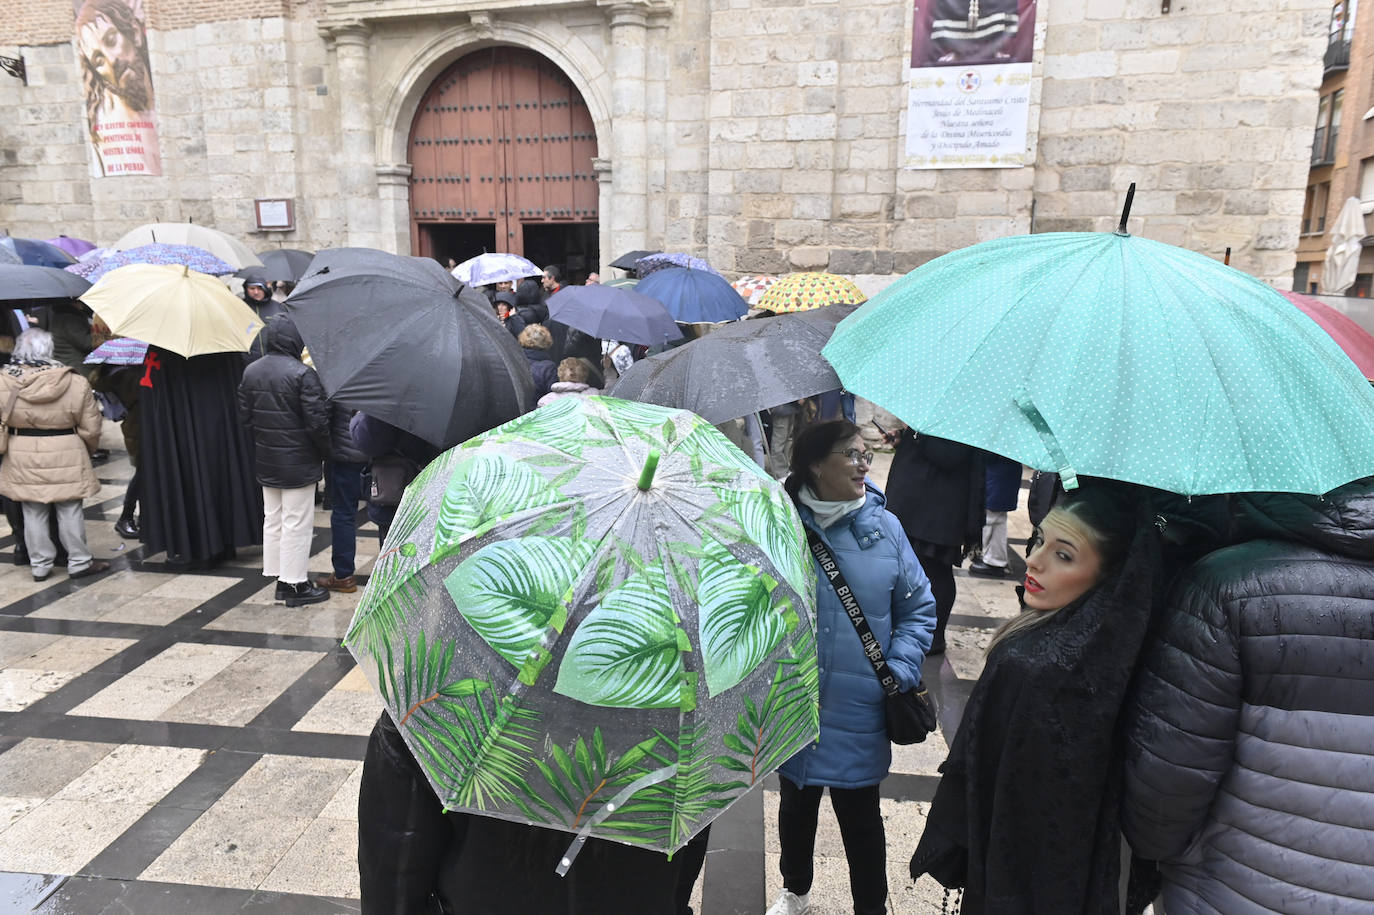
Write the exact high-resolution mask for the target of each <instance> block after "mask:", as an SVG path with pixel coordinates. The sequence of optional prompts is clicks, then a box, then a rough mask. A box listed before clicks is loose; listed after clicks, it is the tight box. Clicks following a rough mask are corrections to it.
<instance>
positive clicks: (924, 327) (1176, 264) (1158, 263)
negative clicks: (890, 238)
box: [823, 232, 1374, 495]
mask: <svg viewBox="0 0 1374 915" xmlns="http://www.w3.org/2000/svg"><path fill="white" fill-rule="evenodd" d="M823 355H824V356H825V358H826V359H828V360H829V361H830V363H831V364H832V365H833V366H834V367H835V370H836V372H837V373H838V374H839V377H840V380H841V381H842V382H843V383H844V386H845V388H847V389H848V390H850V391H853V392H854V393H856V394H858V395H860V396H861V397H865V398H868V399H869V400H871V401H873V402H874V403H876V404H878V405H880V406H882V407H884V408H886V409H888V410H890V411H891V412H893V413H895V414H896V415H897V416H898V417H900V418H901V419H902V420H903V421H905V422H906V423H907V424H908V425H910V426H911V427H912V428H913V429H915V430H917V431H918V432H922V433H926V434H929V435H933V436H939V437H941V438H949V439H954V440H955V441H960V442H964V443H966V444H970V445H974V446H977V447H979V448H985V449H987V450H989V451H993V452H996V453H998V454H1002V455H1006V456H1007V457H1010V458H1013V459H1015V460H1019V461H1021V462H1022V463H1024V464H1028V465H1030V466H1032V467H1035V468H1038V469H1041V470H1053V471H1058V472H1059V473H1061V474H1062V475H1063V477H1064V480H1065V485H1066V486H1070V487H1072V486H1073V485H1076V476H1077V475H1078V474H1087V475H1091V476H1100V477H1108V478H1111V479H1116V480H1125V481H1128V482H1132V483H1140V484H1145V485H1149V486H1156V487H1159V488H1161V489H1166V490H1170V491H1172V492H1176V493H1181V494H1184V495H1202V494H1207V493H1224V492H1249V491H1274V492H1302V493H1313V494H1320V493H1325V492H1328V491H1330V490H1332V489H1334V488H1336V487H1337V486H1340V485H1342V484H1343V483H1347V482H1349V481H1351V480H1354V479H1358V478H1360V477H1363V476H1367V475H1369V474H1371V473H1374V392H1372V391H1371V388H1370V384H1369V382H1368V381H1366V380H1365V379H1364V378H1363V377H1361V375H1360V373H1359V371H1358V370H1357V369H1356V368H1355V366H1354V364H1353V363H1352V362H1351V361H1350V359H1349V358H1348V357H1346V356H1345V354H1344V353H1342V352H1341V350H1340V348H1339V347H1337V345H1336V344H1335V343H1334V342H1333V341H1332V340H1331V338H1330V336H1328V335H1327V334H1326V333H1325V332H1324V331H1323V330H1322V329H1321V328H1320V327H1319V326H1318V325H1317V324H1316V323H1315V322H1313V321H1312V320H1311V319H1310V318H1308V317H1307V316H1306V315H1304V314H1303V313H1302V312H1301V311H1299V310H1298V309H1296V308H1294V307H1293V306H1292V305H1291V304H1290V303H1289V302H1288V301H1287V300H1286V299H1284V298H1283V296H1281V295H1280V294H1279V293H1278V292H1276V291H1275V290H1274V289H1272V288H1270V287H1269V286H1266V285H1265V284H1263V283H1261V282H1259V281H1258V280H1256V279H1254V278H1253V277H1250V276H1248V275H1246V274H1244V273H1241V272H1240V271H1238V270H1235V269H1232V268H1230V267H1226V266H1223V265H1222V264H1221V263H1220V262H1219V261H1216V260H1213V259H1211V258H1209V257H1205V256H1203V255H1200V254H1196V253H1193V252H1190V251H1186V250H1184V249H1181V248H1176V247H1173V246H1171V245H1165V244H1161V243H1159V242H1155V241H1150V240H1148V239H1145V238H1135V237H1131V236H1129V235H1126V234H1124V233H1110V232H1099V233H1052V234H1043V235H1028V236H1018V237H1013V238H1003V239H997V240H994V241H989V242H984V243H982V244H979V245H974V246H973V247H970V248H965V249H963V250H960V251H955V252H953V253H951V254H947V255H945V256H944V257H940V258H937V259H936V260H933V261H931V262H930V263H927V264H925V265H923V266H921V267H919V268H917V269H916V270H914V271H912V272H911V273H909V274H907V275H906V276H905V277H903V278H902V279H901V280H899V281H897V282H896V283H895V284H893V285H892V286H890V287H888V288H887V289H886V290H884V291H883V292H881V293H879V294H878V295H876V296H874V297H873V298H872V299H871V300H870V301H869V302H868V304H867V305H865V306H863V307H861V308H860V309H859V310H858V311H856V312H855V313H854V314H853V315H851V316H850V317H849V318H847V319H845V321H844V322H843V323H841V324H840V326H839V328H838V329H837V330H836V332H835V334H834V336H832V337H831V339H830V343H829V344H828V345H827V346H826V347H825V349H824V350H823Z"/></svg>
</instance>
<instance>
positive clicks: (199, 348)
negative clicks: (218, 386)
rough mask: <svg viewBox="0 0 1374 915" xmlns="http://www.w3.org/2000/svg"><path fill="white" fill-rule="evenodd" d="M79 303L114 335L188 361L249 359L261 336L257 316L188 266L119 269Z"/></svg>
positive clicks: (163, 265) (232, 295)
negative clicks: (220, 356) (224, 356)
mask: <svg viewBox="0 0 1374 915" xmlns="http://www.w3.org/2000/svg"><path fill="white" fill-rule="evenodd" d="M81 301H83V302H85V303H86V304H87V305H89V306H91V309H92V310H93V311H94V312H95V313H96V314H97V315H99V316H100V317H101V319H102V320H103V321H104V322H105V323H106V324H108V325H109V327H110V331H111V332H112V333H116V334H119V335H121V336H125V337H133V338H135V339H136V340H143V341H145V342H147V343H151V344H153V345H154V346H159V347H161V348H163V349H168V350H171V351H172V352H174V353H178V354H180V355H182V356H187V357H190V356H204V355H208V354H210V353H246V352H248V347H249V346H251V345H252V343H253V340H254V339H255V338H256V337H257V335H258V331H260V330H262V322H261V321H260V320H258V316H257V315H256V314H254V313H253V310H252V309H251V308H249V307H248V306H247V305H245V304H243V300H242V299H240V298H239V297H238V296H236V295H234V294H233V293H232V292H230V291H229V290H228V289H227V288H225V285H224V283H222V282H221V281H219V280H217V279H215V278H214V277H212V276H206V275H205V274H204V273H197V272H196V271H194V270H191V269H190V268H188V267H184V266H182V267H175V266H170V265H166V264H130V265H128V266H126V267H120V268H119V269H118V270H115V271H113V272H112V273H109V274H107V275H106V276H105V277H104V278H102V279H101V281H100V282H99V283H97V284H96V285H94V286H92V287H91V288H90V289H88V290H86V293H85V295H83V296H81Z"/></svg>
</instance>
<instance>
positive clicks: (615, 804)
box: [345, 397, 818, 857]
mask: <svg viewBox="0 0 1374 915" xmlns="http://www.w3.org/2000/svg"><path fill="white" fill-rule="evenodd" d="M815 587H816V584H815V579H814V574H813V572H812V568H811V564H810V562H809V561H808V554H807V551H806V540H805V537H804V536H803V532H802V527H801V523H800V520H799V519H798V518H797V515H796V512H795V510H794V509H793V507H792V503H791V500H790V499H789V498H788V497H787V495H786V494H785V493H784V492H783V491H782V489H781V487H779V486H778V485H777V484H776V483H775V482H774V481H773V480H771V479H770V478H769V477H768V476H767V475H766V474H764V473H763V471H762V469H761V468H759V467H758V466H757V465H756V464H754V463H753V462H752V461H751V460H750V459H749V458H748V457H746V456H745V455H744V454H743V453H742V452H740V451H739V450H738V449H736V448H735V447H734V446H733V445H731V444H730V443H729V442H728V441H727V440H726V439H725V437H724V436H722V435H721V434H720V433H719V432H718V431H717V430H716V429H715V428H714V427H712V426H710V425H709V424H707V423H706V422H705V421H703V420H702V419H701V418H700V417H697V416H695V415H693V414H691V413H688V412H685V411H682V410H671V409H666V408H663V407H658V406H652V405H648V404H638V403H631V402H629V401H622V400H615V399H612V398H606V397H592V398H576V397H569V398H563V399H561V400H558V401H555V402H554V403H552V404H550V405H548V406H546V407H544V408H542V409H540V410H537V411H535V412H533V413H529V414H526V415H525V416H522V417H520V418H519V419H516V420H513V421H511V422H509V423H506V424H505V425H503V426H499V427H497V428H496V429H493V430H492V431H491V432H488V433H486V434H484V435H481V436H478V437H476V438H474V439H472V440H470V441H468V442H467V443H465V444H463V445H461V446H459V447H457V448H455V449H452V450H450V451H448V452H446V453H445V454H443V455H441V456H440V457H439V458H438V459H437V460H435V461H434V462H433V463H432V464H430V465H429V466H428V467H427V468H425V470H424V471H423V472H422V473H421V474H420V476H419V477H418V478H417V479H416V480H415V481H414V482H413V483H412V484H411V485H410V487H409V488H408V489H407V491H406V494H405V497H404V499H403V500H402V502H401V505H400V507H399V508H398V510H397V514H396V520H395V523H394V526H393V527H392V530H391V534H390V536H389V537H388V539H387V542H386V544H385V545H384V549H383V551H382V554H381V556H380V557H379V558H378V561H377V564H376V568H375V570H374V572H373V574H372V577H371V580H370V581H369V583H368V586H367V590H366V592H365V593H364V595H363V598H362V601H361V602H360V604H359V606H358V610H357V613H356V615H355V616H354V618H353V622H352V624H351V625H350V627H349V632H348V635H347V637H346V638H345V644H346V645H347V646H348V648H349V649H350V650H351V651H352V652H353V654H354V656H355V657H356V658H357V660H358V664H359V666H360V667H361V668H362V669H363V671H364V672H366V674H367V676H368V678H369V679H370V680H371V681H372V684H373V686H374V687H375V688H376V689H377V690H378V692H379V693H380V694H381V696H382V698H383V699H384V700H385V702H386V705H387V708H388V709H389V711H390V713H391V715H392V717H393V718H394V719H395V721H396V723H397V725H398V726H399V728H400V731H401V734H402V736H403V737H404V739H405V741H406V743H407V745H408V746H409V747H410V749H411V752H412V753H414V755H415V758H416V759H417V760H418V761H419V762H420V764H421V765H422V767H423V768H424V770H425V772H426V773H427V775H428V777H429V780H430V783H431V784H432V785H433V787H434V790H435V791H436V792H437V793H438V795H439V797H440V799H441V800H442V801H443V803H444V804H445V806H446V807H447V808H449V809H458V810H465V811H470V812H476V813H482V814H486V815H489V816H496V817H501V818H504V819H510V820H516V821H520V822H528V823H537V824H541V825H544V826H550V827H554V828H558V829H562V830H565V831H568V832H571V833H576V834H578V836H579V838H585V837H586V836H589V835H592V836H598V837H601V838H605V839H611V840H615V841H619V842H624V843H629V844H635V845H643V846H648V847H652V848H656V849H660V850H662V851H664V852H671V851H673V850H675V849H677V848H680V847H681V846H682V845H684V844H685V843H686V842H687V841H688V840H689V839H691V837H692V836H693V835H695V834H696V833H698V832H700V831H701V830H702V829H703V828H704V827H705V826H706V825H708V824H709V823H710V822H711V820H713V819H714V818H715V817H716V816H717V815H719V813H720V812H721V811H722V810H724V809H725V808H726V807H727V806H729V805H730V803H731V802H732V801H733V800H734V799H735V798H737V797H739V796H740V795H741V794H743V793H744V792H746V791H748V790H749V788H750V787H751V786H752V785H755V784H757V783H758V781H759V780H760V779H762V778H763V777H764V776H765V775H767V774H768V773H769V772H771V771H772V770H774V769H776V768H777V767H778V766H779V765H781V764H782V763H783V762H784V761H785V760H786V759H788V757H790V756H792V755H793V754H794V753H795V752H796V751H797V750H799V749H800V748H801V747H802V746H804V745H805V744H806V743H808V742H809V741H812V740H814V739H815V737H816V735H817V733H818V726H817V709H818V704H817V703H818V694H817V672H816V645H815V632H814V629H813V609H814V599H815ZM570 839H571V837H570ZM573 844H574V846H575V847H580V845H579V844H578V843H577V842H576V841H574V843H573ZM569 857H571V855H570V856H569Z"/></svg>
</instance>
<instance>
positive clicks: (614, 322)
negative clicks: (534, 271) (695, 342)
mask: <svg viewBox="0 0 1374 915" xmlns="http://www.w3.org/2000/svg"><path fill="white" fill-rule="evenodd" d="M548 306H549V317H550V318H551V319H553V320H554V321H558V322H560V323H563V324H566V325H568V326H569V327H573V328H576V329H577V330H580V331H582V332H583V333H584V334H587V335H588V336H590V337H596V338H597V339H598V340H619V341H621V342H622V343H643V344H644V345H645V346H653V345H655V344H659V343H666V342H668V341H669V340H681V339H682V331H680V330H678V326H677V322H675V321H674V320H673V316H672V315H670V314H668V309H666V308H664V307H663V303H662V302H660V301H659V300H658V299H651V298H649V297H648V296H647V295H640V294H639V293H637V292H635V291H634V290H632V289H625V288H621V287H617V286H564V287H563V288H562V289H560V290H558V291H557V292H555V293H554V294H553V295H551V296H549V301H548Z"/></svg>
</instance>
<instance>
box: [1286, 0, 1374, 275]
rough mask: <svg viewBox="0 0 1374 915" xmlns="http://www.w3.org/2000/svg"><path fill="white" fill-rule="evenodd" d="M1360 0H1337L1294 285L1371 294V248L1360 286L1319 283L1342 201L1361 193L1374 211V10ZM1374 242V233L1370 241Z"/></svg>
mask: <svg viewBox="0 0 1374 915" xmlns="http://www.w3.org/2000/svg"><path fill="white" fill-rule="evenodd" d="M1358 12H1359V11H1358V10H1357V7H1356V0H1338V2H1336V3H1334V4H1332V7H1331V18H1330V24H1329V27H1328V30H1327V34H1328V38H1327V45H1326V52H1325V54H1324V55H1323V56H1322V84H1321V89H1320V91H1319V97H1318V101H1317V123H1316V128H1315V130H1314V131H1313V134H1312V156H1311V169H1310V170H1309V171H1308V174H1307V193H1306V196H1305V198H1304V203H1303V211H1302V223H1301V235H1300V237H1299V240H1298V259H1297V265H1296V266H1295V268H1294V271H1293V288H1294V289H1296V290H1298V291H1299V292H1318V291H1320V292H1331V293H1336V292H1345V294H1346V295H1350V296H1361V297H1365V296H1369V295H1370V293H1371V287H1374V250H1371V249H1370V248H1366V249H1365V250H1364V251H1363V252H1362V253H1361V255H1360V263H1359V269H1358V273H1357V275H1356V279H1355V284H1354V286H1353V287H1350V288H1348V289H1345V290H1333V289H1328V288H1327V287H1326V285H1325V284H1323V283H1322V273H1323V262H1324V261H1325V259H1326V252H1327V250H1328V249H1329V248H1330V247H1331V244H1332V229H1333V227H1334V225H1335V222H1336V218H1337V216H1338V214H1339V213H1340V212H1341V208H1342V207H1343V206H1344V205H1345V202H1346V201H1347V200H1348V199H1349V198H1351V197H1358V198H1359V199H1360V201H1361V209H1362V210H1363V212H1364V214H1365V215H1366V216H1367V215H1368V214H1370V213H1374V87H1371V80H1374V9H1370V8H1369V7H1368V5H1366V9H1365V10H1364V15H1363V16H1360V15H1357V13H1358ZM1367 243H1369V244H1374V238H1369V239H1367Z"/></svg>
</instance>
